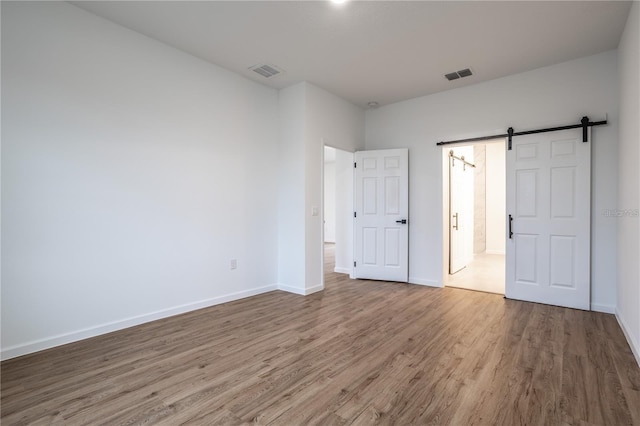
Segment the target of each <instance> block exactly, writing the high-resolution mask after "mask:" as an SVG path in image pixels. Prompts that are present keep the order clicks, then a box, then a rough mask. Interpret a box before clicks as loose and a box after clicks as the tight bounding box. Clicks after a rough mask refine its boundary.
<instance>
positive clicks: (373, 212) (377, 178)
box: [354, 149, 409, 282]
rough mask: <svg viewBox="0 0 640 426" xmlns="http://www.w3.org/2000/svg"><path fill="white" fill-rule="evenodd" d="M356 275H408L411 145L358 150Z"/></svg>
mask: <svg viewBox="0 0 640 426" xmlns="http://www.w3.org/2000/svg"><path fill="white" fill-rule="evenodd" d="M355 161H356V163H355V165H356V168H355V176H356V185H355V199H356V202H355V217H354V229H355V244H354V252H355V253H354V259H355V262H354V276H355V277H356V278H365V279H374V280H384V281H398V282H407V281H408V279H409V223H408V216H409V151H408V150H407V149H385V150H376V151H359V152H356V156H355Z"/></svg>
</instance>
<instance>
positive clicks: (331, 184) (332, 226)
mask: <svg viewBox="0 0 640 426" xmlns="http://www.w3.org/2000/svg"><path fill="white" fill-rule="evenodd" d="M324 150H325V153H326V152H327V150H334V151H335V149H334V148H330V147H325V148H324ZM336 195H337V194H336V161H335V159H334V160H333V161H325V162H324V242H325V243H335V242H336Z"/></svg>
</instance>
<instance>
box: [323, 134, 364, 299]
mask: <svg viewBox="0 0 640 426" xmlns="http://www.w3.org/2000/svg"><path fill="white" fill-rule="evenodd" d="M321 142H322V143H321V145H322V153H321V155H320V165H321V166H320V184H321V195H320V279H321V282H322V286H323V288H325V287H324V283H325V275H324V208H325V202H324V197H325V187H324V180H325V179H324V177H325V176H324V173H325V170H324V148H325V147H328V148H333V149H335V150H338V151H342V152H346V153H348V154H350V155H351V156H352V160H354V158H353V157H354V156H355V152H353V151H349V150H346V149H343V148H338V147H335V146H333V145H331V144H330V143H327V141H326V140H325V139H324V138H322V139H321ZM354 161H355V160H354ZM352 176H354V178H355V171H352ZM354 178H352V184H353V188H352V194H353V193H354V192H355V179H354ZM349 203H350V207H351V209H350V210H351V211H355V210H353V209H354V203H355V199H354V197H349ZM337 222H338V218H337V215H336V227H337ZM346 223H348V224H349V225H348V228H350V230H347V233H349V234H350V235H351V244H349V243H346V245H347V246H349V245H350V247H346V248H345V249H346V250H348V252H349V253H351V257H352V258H353V256H354V255H353V253H354V245H353V239H354V236H355V229H354V227H353V220H349V221H347V222H346ZM336 232H337V231H336ZM336 239H337V238H336ZM343 244H345V243H343ZM337 247H338V241H336V250H337ZM348 269H349V278H351V279H353V278H354V275H353V266H352V264H349V267H348ZM334 272H335V267H334Z"/></svg>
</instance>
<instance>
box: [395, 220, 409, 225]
mask: <svg viewBox="0 0 640 426" xmlns="http://www.w3.org/2000/svg"><path fill="white" fill-rule="evenodd" d="M396 223H401V224H403V225H406V224H407V219H402V220H396Z"/></svg>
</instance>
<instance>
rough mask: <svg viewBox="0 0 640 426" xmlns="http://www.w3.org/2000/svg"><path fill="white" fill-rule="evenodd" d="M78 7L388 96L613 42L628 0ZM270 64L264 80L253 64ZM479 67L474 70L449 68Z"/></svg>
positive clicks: (215, 50)
mask: <svg viewBox="0 0 640 426" xmlns="http://www.w3.org/2000/svg"><path fill="white" fill-rule="evenodd" d="M73 4H75V5H77V6H79V7H81V8H83V9H85V10H88V11H91V12H93V13H95V14H97V15H99V16H102V17H104V18H106V19H109V20H111V21H113V22H116V23H119V24H121V25H123V26H125V27H128V28H130V29H132V30H135V31H138V32H140V33H142V34H145V35H147V36H150V37H152V38H155V39H157V40H159V41H162V42H164V43H167V44H169V45H171V46H174V47H176V48H178V49H181V50H183V51H185V52H188V53H191V54H193V55H195V56H197V57H200V58H202V59H205V60H207V61H209V62H212V63H214V64H217V65H219V66H222V67H224V68H227V69H229V70H231V71H235V72H237V73H239V74H242V75H244V76H246V77H248V78H250V79H253V80H255V81H258V82H260V83H263V84H266V85H268V86H271V87H274V88H283V87H287V86H289V85H291V84H294V83H297V82H300V81H309V82H311V83H313V84H315V85H317V86H319V87H322V88H324V89H326V90H328V91H330V92H332V93H334V94H336V95H338V96H341V97H343V98H345V99H347V100H349V101H351V102H353V103H355V104H357V105H360V106H362V107H366V105H367V103H368V102H369V101H377V102H379V104H380V105H384V104H388V103H392V102H397V101H400V100H405V99H409V98H414V97H417V96H422V95H427V94H431V93H436V92H440V91H443V90H447V89H451V88H455V87H461V86H465V85H469V84H474V83H478V82H481V81H486V80H491V79H495V78H498V77H503V76H506V75H510V74H515V73H519V72H523V71H528V70H531V69H535V68H539V67H543V66H547V65H551V64H555V63H559V62H563V61H567V60H570V59H574V58H579V57H582V56H588V55H592V54H596V53H599V52H603V51H606V50H609V49H615V48H616V47H617V45H618V42H619V40H620V36H621V34H622V31H623V29H624V25H625V22H626V17H627V15H628V13H629V9H630V5H631V4H630V2H619V1H603V2H600V1H562V2H558V1H552V2H546V1H520V2H518V1H510V2H505V1H498V2H485V1H471V2H457V1H446V2H436V1H424V2H423V1H409V2H403V1H371V2H365V1H352V2H348V3H345V4H342V5H335V4H333V3H330V2H328V1H283V2H273V1H256V2H247V1H226V2H222V1H210V2H201V1H200V2H198V1H196V2H191V1H176V2H173V1H139V2H138V1H125V2H120V1H86V2H73ZM263 63H269V64H273V65H276V66H278V67H280V68H282V69H284V70H285V71H286V72H285V73H284V74H281V75H278V76H276V77H272V78H271V79H269V80H267V79H265V78H264V77H261V76H259V75H258V74H256V73H254V72H252V71H250V70H248V68H249V67H251V66H253V65H257V64H263ZM464 68H471V69H472V70H473V72H474V75H473V76H471V77H467V78H464V79H459V80H454V81H453V82H449V81H447V80H446V79H445V78H444V77H443V75H444V74H446V73H449V72H452V71H457V70H461V69H464Z"/></svg>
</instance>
